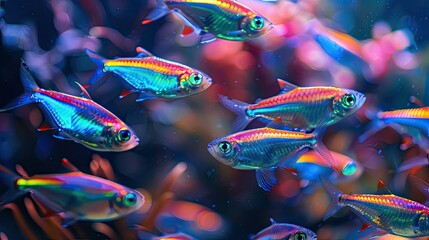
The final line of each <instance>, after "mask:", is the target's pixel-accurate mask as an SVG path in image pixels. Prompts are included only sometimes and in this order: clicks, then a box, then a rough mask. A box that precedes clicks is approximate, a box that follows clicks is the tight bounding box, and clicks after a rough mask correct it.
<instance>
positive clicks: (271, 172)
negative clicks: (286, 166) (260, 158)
mask: <svg viewBox="0 0 429 240" xmlns="http://www.w3.org/2000/svg"><path fill="white" fill-rule="evenodd" d="M275 171H276V168H267V169H258V170H256V181H257V182H258V185H259V187H261V188H262V189H264V190H265V191H267V192H269V191H270V190H271V188H272V187H273V186H274V185H276V184H277V183H278V182H277V178H276V172H275Z"/></svg>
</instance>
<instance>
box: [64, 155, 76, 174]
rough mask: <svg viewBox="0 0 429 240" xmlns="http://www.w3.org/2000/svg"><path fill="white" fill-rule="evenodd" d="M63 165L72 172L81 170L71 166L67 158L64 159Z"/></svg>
mask: <svg viewBox="0 0 429 240" xmlns="http://www.w3.org/2000/svg"><path fill="white" fill-rule="evenodd" d="M61 165H63V167H65V168H67V170H70V172H80V171H79V169H77V167H75V166H74V165H73V164H71V163H70V162H69V160H68V159H67V158H63V159H62V160H61Z"/></svg>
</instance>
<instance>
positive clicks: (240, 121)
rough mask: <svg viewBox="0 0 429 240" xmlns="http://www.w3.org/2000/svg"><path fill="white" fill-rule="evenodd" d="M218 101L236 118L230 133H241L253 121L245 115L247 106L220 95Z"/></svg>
mask: <svg viewBox="0 0 429 240" xmlns="http://www.w3.org/2000/svg"><path fill="white" fill-rule="evenodd" d="M219 100H220V103H221V104H222V105H223V106H225V107H226V108H228V109H229V110H230V111H232V112H234V113H235V114H237V118H236V119H235V120H234V122H233V123H232V127H231V132H239V131H242V130H243V129H244V128H246V126H247V125H248V124H249V123H250V122H251V121H252V120H253V118H251V117H249V116H247V114H246V108H247V107H248V106H249V104H247V103H244V102H241V101H238V100H235V99H232V98H230V97H227V96H222V95H219Z"/></svg>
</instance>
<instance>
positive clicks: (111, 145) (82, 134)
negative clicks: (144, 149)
mask: <svg viewBox="0 0 429 240" xmlns="http://www.w3.org/2000/svg"><path fill="white" fill-rule="evenodd" d="M21 81H22V83H23V85H24V89H25V93H24V94H22V95H21V96H20V97H18V98H17V99H16V100H15V101H13V102H12V103H10V104H8V105H6V106H5V107H4V108H3V109H0V112H1V111H6V110H10V109H14V108H17V107H20V106H23V105H26V104H30V103H40V104H41V105H42V107H43V108H42V110H43V111H44V113H45V116H47V117H49V119H50V120H51V121H50V124H51V125H52V126H50V127H43V128H42V127H41V128H39V131H47V130H50V131H53V132H55V135H54V137H57V138H60V139H65V140H73V141H75V142H77V143H80V144H82V145H84V146H85V147H88V148H90V149H93V150H96V151H115V152H119V151H126V150H129V149H132V148H134V147H136V146H137V145H138V144H139V138H138V137H137V136H136V134H135V133H134V131H133V130H132V129H131V128H130V127H128V126H127V125H126V124H125V123H124V122H123V121H121V120H120V119H119V118H118V117H116V116H115V115H114V114H113V113H111V112H109V111H108V110H107V109H105V108H103V107H102V106H100V105H98V104H97V103H96V102H94V101H92V100H91V99H90V96H89V94H88V93H87V92H86V90H85V89H84V88H83V87H82V86H80V85H79V84H78V85H79V87H80V88H81V90H82V92H83V94H84V95H85V98H82V97H76V96H72V95H68V94H64V93H60V92H56V91H50V90H45V89H42V88H39V87H38V86H37V84H36V82H35V81H34V79H33V77H32V76H31V74H30V72H29V70H28V67H27V65H26V64H25V63H24V62H22V64H21Z"/></svg>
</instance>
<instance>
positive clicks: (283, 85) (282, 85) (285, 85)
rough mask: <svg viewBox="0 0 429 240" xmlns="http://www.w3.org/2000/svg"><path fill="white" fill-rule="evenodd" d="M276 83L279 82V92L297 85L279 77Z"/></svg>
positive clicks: (286, 90)
mask: <svg viewBox="0 0 429 240" xmlns="http://www.w3.org/2000/svg"><path fill="white" fill-rule="evenodd" d="M277 83H278V84H279V87H280V93H281V94H282V93H287V92H289V91H292V90H294V89H295V88H297V87H298V86H296V85H294V84H292V83H290V82H288V81H286V80H283V79H280V78H277Z"/></svg>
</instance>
